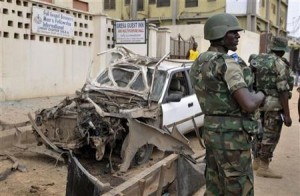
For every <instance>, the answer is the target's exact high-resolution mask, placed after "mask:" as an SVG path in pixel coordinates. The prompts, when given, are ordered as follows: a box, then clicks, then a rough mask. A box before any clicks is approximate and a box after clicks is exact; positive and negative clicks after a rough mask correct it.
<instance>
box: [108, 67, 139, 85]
mask: <svg viewBox="0 0 300 196" xmlns="http://www.w3.org/2000/svg"><path fill="white" fill-rule="evenodd" d="M112 75H113V78H114V80H115V82H116V83H117V85H118V86H119V87H126V86H127V85H128V83H129V82H130V81H131V80H132V77H133V75H134V73H133V72H130V71H127V70H125V69H119V68H115V69H113V70H112Z"/></svg>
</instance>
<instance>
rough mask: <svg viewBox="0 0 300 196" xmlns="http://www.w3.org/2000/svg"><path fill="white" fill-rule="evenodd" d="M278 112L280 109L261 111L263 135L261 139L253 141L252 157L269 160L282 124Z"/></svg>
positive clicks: (278, 137)
mask: <svg viewBox="0 0 300 196" xmlns="http://www.w3.org/2000/svg"><path fill="white" fill-rule="evenodd" d="M280 113H281V112H280V111H269V112H264V113H262V115H261V118H262V122H263V135H262V138H261V140H255V142H254V143H253V145H254V146H253V148H252V149H253V150H254V152H253V155H254V157H259V158H260V159H262V160H264V161H271V159H272V157H273V152H274V150H275V148H276V146H277V144H278V141H279V139H280V134H281V129H282V125H283V121H282V119H281V116H280Z"/></svg>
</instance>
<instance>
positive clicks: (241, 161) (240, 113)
mask: <svg viewBox="0 0 300 196" xmlns="http://www.w3.org/2000/svg"><path fill="white" fill-rule="evenodd" d="M241 30H242V29H241V27H240V25H239V22H238V20H237V18H236V17H235V16H233V15H230V14H226V13H224V14H217V15H214V16H212V17H210V18H209V19H208V20H207V22H206V23H205V25H204V38H205V39H206V40H209V41H210V47H209V49H208V51H207V52H204V53H201V54H200V56H199V57H198V59H197V60H196V61H195V62H194V64H193V66H192V68H191V72H190V77H191V81H192V84H193V87H194V89H195V92H196V94H197V97H198V100H199V103H200V105H201V108H202V109H203V112H204V113H205V116H204V126H203V133H202V137H203V139H204V141H205V145H206V172H205V178H206V192H205V195H253V194H254V193H253V190H254V189H253V170H252V167H251V152H250V149H251V136H252V135H253V134H255V132H256V128H257V123H256V120H255V119H254V115H253V114H254V112H255V111H256V110H257V109H258V107H259V105H260V104H261V103H262V102H263V99H264V94H263V93H262V92H258V93H254V92H251V91H250V90H249V89H251V87H250V86H251V84H252V82H253V79H252V76H251V70H250V69H249V68H248V67H247V66H246V65H245V64H239V61H238V62H236V61H235V60H234V59H233V58H232V57H231V56H229V55H227V52H228V50H231V51H236V50H237V45H238V39H239V38H240V35H239V33H238V32H239V31H241Z"/></svg>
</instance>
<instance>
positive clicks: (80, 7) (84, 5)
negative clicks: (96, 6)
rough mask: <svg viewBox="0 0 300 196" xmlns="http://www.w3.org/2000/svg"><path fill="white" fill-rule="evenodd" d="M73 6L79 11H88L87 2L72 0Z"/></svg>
mask: <svg viewBox="0 0 300 196" xmlns="http://www.w3.org/2000/svg"><path fill="white" fill-rule="evenodd" d="M73 8H74V9H77V10H81V11H85V12H88V11H89V4H88V3H87V2H83V1H79V0H73Z"/></svg>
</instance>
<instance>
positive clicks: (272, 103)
mask: <svg viewBox="0 0 300 196" xmlns="http://www.w3.org/2000/svg"><path fill="white" fill-rule="evenodd" d="M280 44H283V42H282V40H281V38H277V37H275V38H274V39H273V45H279V46H280ZM282 47H283V48H285V47H286V46H282ZM252 62H255V64H256V72H255V80H256V82H255V83H256V84H255V86H256V88H257V89H256V90H261V91H263V92H265V94H266V100H265V104H264V106H263V107H261V108H260V111H261V118H262V122H263V135H262V138H261V141H258V142H256V143H255V144H254V145H255V146H254V149H255V150H256V152H254V153H253V154H254V156H255V158H256V157H259V159H260V160H261V161H264V162H267V163H269V162H270V161H271V158H272V157H273V152H274V150H275V148H276V145H277V144H278V141H279V138H280V134H281V130H282V125H283V120H282V117H281V115H282V106H281V103H280V100H279V94H280V93H282V92H284V91H291V90H292V88H293V77H292V75H291V73H292V72H291V69H290V68H289V66H288V65H287V64H286V63H285V62H284V60H283V59H282V58H280V57H279V56H276V55H275V54H274V53H273V52H270V53H268V54H259V55H257V56H256V57H255V59H254V60H252ZM290 95H291V93H290Z"/></svg>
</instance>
